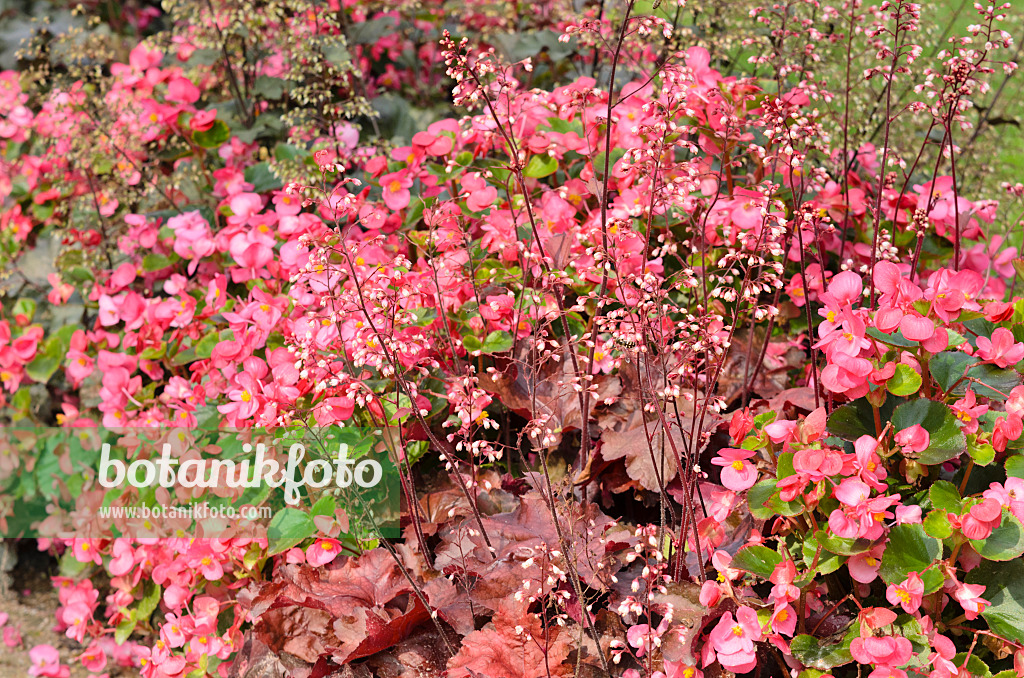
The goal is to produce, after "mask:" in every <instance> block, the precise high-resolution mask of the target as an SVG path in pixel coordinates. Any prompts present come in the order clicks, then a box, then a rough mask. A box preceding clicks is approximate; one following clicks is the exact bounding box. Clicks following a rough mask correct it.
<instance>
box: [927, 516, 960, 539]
mask: <svg viewBox="0 0 1024 678" xmlns="http://www.w3.org/2000/svg"><path fill="white" fill-rule="evenodd" d="M924 531H925V532H927V533H928V536H930V537H935V538H936V539H949V538H950V537H951V536H953V526H952V525H950V524H949V517H948V516H947V514H946V511H944V510H943V509H936V510H934V511H931V512H929V513H928V516H927V517H926V518H925V519H924Z"/></svg>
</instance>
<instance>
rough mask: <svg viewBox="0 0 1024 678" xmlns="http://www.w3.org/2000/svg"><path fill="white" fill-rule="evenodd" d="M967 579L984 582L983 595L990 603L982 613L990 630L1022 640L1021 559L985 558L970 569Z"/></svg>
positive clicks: (1023, 587)
mask: <svg viewBox="0 0 1024 678" xmlns="http://www.w3.org/2000/svg"><path fill="white" fill-rule="evenodd" d="M967 579H968V581H969V582H970V583H972V584H984V585H985V593H984V594H982V597H983V598H985V600H987V601H989V602H990V603H991V605H990V606H989V607H986V608H985V609H984V610H983V611H982V613H981V616H982V617H984V618H985V621H987V622H988V626H989V630H991V631H992V632H993V633H996V634H998V635H1000V636H1003V637H1005V638H1009V639H1010V640H1015V641H1017V642H1019V643H1024V560H1020V559H1017V560H1011V561H1009V562H1005V563H997V562H993V561H990V560H984V561H982V563H981V565H979V566H978V567H976V568H975V569H973V570H971V572H970V573H969V574H968V575H967Z"/></svg>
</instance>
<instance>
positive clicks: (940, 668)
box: [928, 633, 960, 678]
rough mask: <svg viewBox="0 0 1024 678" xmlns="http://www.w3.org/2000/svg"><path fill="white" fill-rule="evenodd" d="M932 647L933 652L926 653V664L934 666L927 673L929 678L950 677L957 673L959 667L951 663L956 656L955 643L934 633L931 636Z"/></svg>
mask: <svg viewBox="0 0 1024 678" xmlns="http://www.w3.org/2000/svg"><path fill="white" fill-rule="evenodd" d="M932 647H933V648H935V652H932V653H931V654H930V655H928V665H929V666H932V667H934V668H933V669H932V672H931V673H929V674H928V676H929V678H950V676H955V675H958V674H959V672H960V669H959V667H957V665H956V664H954V663H953V661H952V659H953V657H955V656H956V645H954V644H953V641H952V640H950V639H949V638H947V637H946V636H944V635H942V634H940V633H936V634H935V636H934V637H933V638H932Z"/></svg>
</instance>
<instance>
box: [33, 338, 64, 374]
mask: <svg viewBox="0 0 1024 678" xmlns="http://www.w3.org/2000/svg"><path fill="white" fill-rule="evenodd" d="M42 348H43V350H42V351H39V352H38V353H37V354H36V357H35V358H34V359H33V360H32V362H30V363H29V364H28V365H26V366H25V374H27V375H28V376H29V377H30V378H31V379H32V381H37V382H39V383H40V384H45V383H46V382H48V381H50V377H52V376H53V375H54V373H55V372H56V371H57V369H58V368H59V367H60V364H61V362H62V361H63V359H64V356H65V354H66V353H67V348H64V347H62V346H61V342H60V340H58V339H57V337H50V338H49V339H47V340H46V342H45V343H44V344H43V347H42Z"/></svg>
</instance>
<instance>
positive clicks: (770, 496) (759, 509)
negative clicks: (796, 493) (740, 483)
mask: <svg viewBox="0 0 1024 678" xmlns="http://www.w3.org/2000/svg"><path fill="white" fill-rule="evenodd" d="M777 482H778V481H776V480H775V479H774V478H766V479H765V480H762V481H761V482H759V483H757V484H756V485H754V486H753V487H752V488H750V489H749V490H747V502H748V503H749V504H750V514H751V515H752V516H754V517H755V518H757V519H758V520H767V519H768V518H771V517H772V516H796V515H799V514H801V513H803V511H804V507H803V504H801V503H800V502H799V501H782V499H780V498H779V493H778V492H776V491H775V486H776V484H777Z"/></svg>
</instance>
